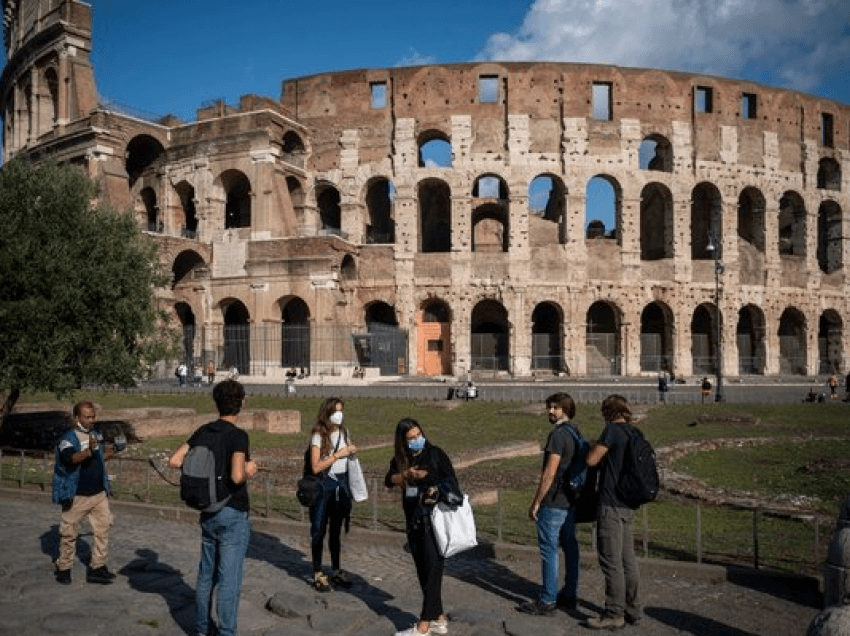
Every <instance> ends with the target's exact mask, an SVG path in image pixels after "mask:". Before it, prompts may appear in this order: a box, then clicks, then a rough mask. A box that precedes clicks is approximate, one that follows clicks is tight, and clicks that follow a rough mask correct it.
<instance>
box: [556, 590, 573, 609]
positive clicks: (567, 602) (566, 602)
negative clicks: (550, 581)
mask: <svg viewBox="0 0 850 636" xmlns="http://www.w3.org/2000/svg"><path fill="white" fill-rule="evenodd" d="M555 604H556V605H557V606H558V609H562V610H564V611H565V612H575V611H576V610H577V609H578V599H577V598H576V597H575V596H561V595H560V594H559V595H558V600H557V601H556V603H555Z"/></svg>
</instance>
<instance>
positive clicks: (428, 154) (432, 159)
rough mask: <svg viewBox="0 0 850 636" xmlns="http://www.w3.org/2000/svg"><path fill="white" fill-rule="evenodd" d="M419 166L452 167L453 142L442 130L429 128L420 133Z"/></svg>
mask: <svg viewBox="0 0 850 636" xmlns="http://www.w3.org/2000/svg"><path fill="white" fill-rule="evenodd" d="M419 167H420V168H451V167H452V144H451V142H450V141H449V138H448V137H447V136H446V135H445V134H443V133H442V132H441V131H439V130H428V131H425V132H423V133H422V134H421V135H419Z"/></svg>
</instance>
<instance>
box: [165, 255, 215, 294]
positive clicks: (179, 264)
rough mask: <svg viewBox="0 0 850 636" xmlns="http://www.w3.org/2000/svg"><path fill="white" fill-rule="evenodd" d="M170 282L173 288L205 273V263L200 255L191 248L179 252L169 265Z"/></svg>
mask: <svg viewBox="0 0 850 636" xmlns="http://www.w3.org/2000/svg"><path fill="white" fill-rule="evenodd" d="M171 273H172V279H171V280H172V283H171V288H172V289H174V288H175V287H177V285H179V284H180V283H184V282H186V283H188V282H190V281H191V280H192V279H194V278H201V277H203V276H205V275H206V273H207V272H206V263H204V259H203V258H201V255H200V254H198V253H197V252H194V251H192V250H186V251H185V252H180V254H178V255H177V258H175V259H174V263H173V264H172V265H171Z"/></svg>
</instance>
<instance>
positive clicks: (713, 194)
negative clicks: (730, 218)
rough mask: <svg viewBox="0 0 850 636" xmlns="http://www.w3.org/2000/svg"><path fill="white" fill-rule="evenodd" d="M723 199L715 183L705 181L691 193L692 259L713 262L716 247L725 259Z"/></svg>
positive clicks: (720, 255)
mask: <svg viewBox="0 0 850 636" xmlns="http://www.w3.org/2000/svg"><path fill="white" fill-rule="evenodd" d="M721 215H722V198H721V196H720V190H718V189H717V186H715V185H714V184H713V183H709V182H707V181H703V182H702V183H699V184H697V185H696V187H694V189H693V190H692V191H691V259H692V260H713V259H714V250H710V249H708V246H709V245H714V246H715V249H716V250H720V251H719V257H720V258H722V257H723V249H722V246H723V224H722V219H721Z"/></svg>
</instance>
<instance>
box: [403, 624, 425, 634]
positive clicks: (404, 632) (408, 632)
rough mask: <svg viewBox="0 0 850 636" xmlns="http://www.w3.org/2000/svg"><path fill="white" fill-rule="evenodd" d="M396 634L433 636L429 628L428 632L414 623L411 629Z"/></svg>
mask: <svg viewBox="0 0 850 636" xmlns="http://www.w3.org/2000/svg"><path fill="white" fill-rule="evenodd" d="M395 636H431V630H430V629H429V630H428V631H427V632H420V631H419V627H418V626H417V625H416V624H414V625H411V627H410V629H406V630H404V631H403V632H396V633H395Z"/></svg>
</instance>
